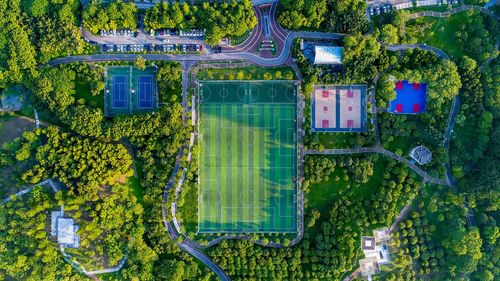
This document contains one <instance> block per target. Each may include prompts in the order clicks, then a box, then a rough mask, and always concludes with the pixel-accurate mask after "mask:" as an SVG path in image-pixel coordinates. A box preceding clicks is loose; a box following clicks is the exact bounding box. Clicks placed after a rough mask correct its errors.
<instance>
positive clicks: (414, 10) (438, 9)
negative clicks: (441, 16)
mask: <svg viewBox="0 0 500 281" xmlns="http://www.w3.org/2000/svg"><path fill="white" fill-rule="evenodd" d="M458 6H460V5H454V6H448V5H441V6H425V7H415V8H410V9H408V11H409V12H410V13H417V12H423V11H432V12H445V11H448V10H450V9H452V8H455V7H458Z"/></svg>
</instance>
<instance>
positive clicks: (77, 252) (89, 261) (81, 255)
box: [64, 248, 107, 270]
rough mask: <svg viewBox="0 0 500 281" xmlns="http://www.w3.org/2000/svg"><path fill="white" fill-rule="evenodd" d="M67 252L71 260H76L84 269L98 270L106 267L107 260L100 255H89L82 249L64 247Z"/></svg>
mask: <svg viewBox="0 0 500 281" xmlns="http://www.w3.org/2000/svg"><path fill="white" fill-rule="evenodd" d="M64 250H65V251H66V253H67V254H69V255H71V257H72V258H73V261H77V262H78V263H79V264H80V265H82V266H83V267H85V269H86V270H100V269H104V268H106V267H107V265H106V264H107V262H106V261H105V258H104V257H100V256H96V255H94V256H90V255H89V254H88V253H87V252H85V251H84V250H83V249H81V248H79V249H73V248H66V249H64Z"/></svg>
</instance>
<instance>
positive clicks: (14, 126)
mask: <svg viewBox="0 0 500 281" xmlns="http://www.w3.org/2000/svg"><path fill="white" fill-rule="evenodd" d="M34 129H35V122H34V121H32V120H27V119H24V118H21V117H17V116H11V115H3V116H0V146H1V145H3V144H4V143H6V142H10V141H13V140H14V139H15V138H18V137H21V136H22V135H23V133H24V132H26V131H31V130H34Z"/></svg>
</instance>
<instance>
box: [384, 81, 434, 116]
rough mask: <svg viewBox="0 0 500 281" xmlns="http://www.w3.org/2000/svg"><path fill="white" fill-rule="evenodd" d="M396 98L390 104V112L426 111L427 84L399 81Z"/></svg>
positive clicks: (417, 112)
mask: <svg viewBox="0 0 500 281" xmlns="http://www.w3.org/2000/svg"><path fill="white" fill-rule="evenodd" d="M395 89H396V98H395V99H394V100H392V101H391V102H390V104H389V108H388V109H387V111H388V112H391V113H395V114H419V113H423V112H425V109H426V96H427V84H426V83H408V81H406V80H405V81H397V82H396V83H395Z"/></svg>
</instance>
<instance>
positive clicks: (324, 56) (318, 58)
mask: <svg viewBox="0 0 500 281" xmlns="http://www.w3.org/2000/svg"><path fill="white" fill-rule="evenodd" d="M314 64H342V47H337V46H314Z"/></svg>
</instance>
